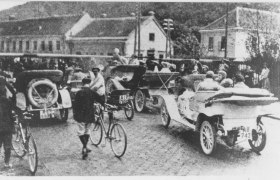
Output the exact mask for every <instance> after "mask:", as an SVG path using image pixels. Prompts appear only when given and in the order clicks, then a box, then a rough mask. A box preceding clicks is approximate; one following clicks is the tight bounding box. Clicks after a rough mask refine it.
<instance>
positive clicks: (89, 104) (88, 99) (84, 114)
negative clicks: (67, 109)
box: [73, 87, 96, 123]
mask: <svg viewBox="0 0 280 180" xmlns="http://www.w3.org/2000/svg"><path fill="white" fill-rule="evenodd" d="M95 99H96V97H95V94H94V93H93V91H91V90H90V88H89V87H83V88H82V90H80V91H78V92H77V94H76V96H75V101H74V103H73V113H74V119H75V120H76V121H77V122H84V123H92V122H94V105H93V104H94V100H95Z"/></svg>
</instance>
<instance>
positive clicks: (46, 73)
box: [15, 70, 63, 92]
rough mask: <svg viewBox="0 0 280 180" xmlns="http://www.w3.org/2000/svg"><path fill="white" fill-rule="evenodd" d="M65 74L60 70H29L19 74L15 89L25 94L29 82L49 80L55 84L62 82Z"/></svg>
mask: <svg viewBox="0 0 280 180" xmlns="http://www.w3.org/2000/svg"><path fill="white" fill-rule="evenodd" d="M62 78H63V72H62V71H60V70H28V71H23V72H21V73H19V74H18V76H17V79H16V83H15V88H16V89H17V91H18V92H24V91H25V90H26V87H27V86H28V84H29V82H30V81H31V80H33V79H49V80H51V81H52V82H54V83H58V84H59V83H60V82H62Z"/></svg>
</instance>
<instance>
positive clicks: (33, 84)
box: [27, 79, 59, 109]
mask: <svg viewBox="0 0 280 180" xmlns="http://www.w3.org/2000/svg"><path fill="white" fill-rule="evenodd" d="M33 81H34V82H33ZM38 85H47V86H49V87H51V88H52V89H54V94H55V95H54V98H53V100H52V101H51V103H49V104H48V105H47V108H48V107H50V106H52V105H53V104H54V103H56V102H57V99H58V94H59V93H58V90H57V87H56V84H54V83H52V82H51V81H50V80H48V79H40V80H36V79H34V80H32V81H31V82H30V83H29V85H28V86H29V87H28V90H27V98H28V100H29V102H30V103H31V104H32V105H33V106H35V107H37V108H41V109H43V108H45V107H44V106H43V105H40V104H38V103H37V102H36V101H35V100H34V99H33V97H32V91H33V88H32V87H36V86H38Z"/></svg>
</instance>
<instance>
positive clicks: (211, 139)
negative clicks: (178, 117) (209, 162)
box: [200, 121, 217, 155]
mask: <svg viewBox="0 0 280 180" xmlns="http://www.w3.org/2000/svg"><path fill="white" fill-rule="evenodd" d="M216 144H217V139H216V129H215V127H214V126H213V125H212V124H211V123H210V122H209V121H203V123H202V125H201V127H200V145H201V148H202V151H203V152H204V153H205V154H206V155H210V154H212V153H213V152H214V151H215V149H216Z"/></svg>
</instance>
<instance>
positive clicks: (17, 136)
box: [12, 129, 26, 157]
mask: <svg viewBox="0 0 280 180" xmlns="http://www.w3.org/2000/svg"><path fill="white" fill-rule="evenodd" d="M12 138H13V139H12V146H13V150H14V151H15V153H16V155H17V156H18V157H23V156H25V154H26V150H25V147H24V142H23V139H22V135H21V132H20V129H17V130H16V132H15V133H14V134H13V137H12Z"/></svg>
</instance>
